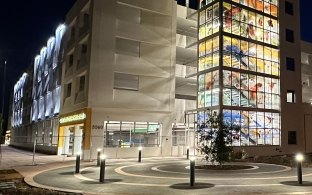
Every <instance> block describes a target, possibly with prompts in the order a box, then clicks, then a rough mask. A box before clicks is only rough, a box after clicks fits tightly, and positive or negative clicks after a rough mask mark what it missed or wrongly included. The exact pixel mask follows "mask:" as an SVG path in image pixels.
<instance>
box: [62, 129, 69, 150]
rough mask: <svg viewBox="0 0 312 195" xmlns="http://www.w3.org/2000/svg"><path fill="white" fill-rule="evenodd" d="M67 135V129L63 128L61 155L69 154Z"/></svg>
mask: <svg viewBox="0 0 312 195" xmlns="http://www.w3.org/2000/svg"><path fill="white" fill-rule="evenodd" d="M69 135H70V131H69V127H64V137H63V140H64V145H63V154H68V152H69Z"/></svg>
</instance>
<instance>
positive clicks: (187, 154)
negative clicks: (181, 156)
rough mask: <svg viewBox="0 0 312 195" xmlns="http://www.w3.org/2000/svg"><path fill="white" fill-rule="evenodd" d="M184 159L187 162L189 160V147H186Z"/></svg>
mask: <svg viewBox="0 0 312 195" xmlns="http://www.w3.org/2000/svg"><path fill="white" fill-rule="evenodd" d="M186 159H187V160H188V159H190V147H189V146H187V147H186Z"/></svg>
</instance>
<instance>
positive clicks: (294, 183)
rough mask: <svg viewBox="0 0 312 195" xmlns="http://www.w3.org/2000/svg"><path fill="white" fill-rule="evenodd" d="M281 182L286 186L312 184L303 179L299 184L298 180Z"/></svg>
mask: <svg viewBox="0 0 312 195" xmlns="http://www.w3.org/2000/svg"><path fill="white" fill-rule="evenodd" d="M281 184H283V185H288V186H312V182H309V181H303V182H302V184H299V183H298V181H283V182H281Z"/></svg>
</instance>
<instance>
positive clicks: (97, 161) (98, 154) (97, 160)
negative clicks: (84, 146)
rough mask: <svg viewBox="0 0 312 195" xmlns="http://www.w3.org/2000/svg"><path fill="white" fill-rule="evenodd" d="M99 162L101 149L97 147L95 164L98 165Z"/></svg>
mask: <svg viewBox="0 0 312 195" xmlns="http://www.w3.org/2000/svg"><path fill="white" fill-rule="evenodd" d="M100 162H101V149H100V148H98V149H97V159H96V166H100Z"/></svg>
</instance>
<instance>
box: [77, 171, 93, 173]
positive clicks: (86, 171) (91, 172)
mask: <svg viewBox="0 0 312 195" xmlns="http://www.w3.org/2000/svg"><path fill="white" fill-rule="evenodd" d="M80 173H81V174H89V173H94V171H81V172H80Z"/></svg>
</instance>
